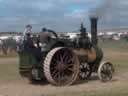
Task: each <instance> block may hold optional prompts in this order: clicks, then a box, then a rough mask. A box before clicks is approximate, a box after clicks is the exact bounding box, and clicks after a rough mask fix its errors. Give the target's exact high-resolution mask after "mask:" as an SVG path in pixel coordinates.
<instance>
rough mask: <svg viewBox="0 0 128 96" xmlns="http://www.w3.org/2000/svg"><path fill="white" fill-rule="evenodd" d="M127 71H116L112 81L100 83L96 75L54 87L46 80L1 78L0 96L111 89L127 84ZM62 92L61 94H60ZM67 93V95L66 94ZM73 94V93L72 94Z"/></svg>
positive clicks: (51, 95)
mask: <svg viewBox="0 0 128 96" xmlns="http://www.w3.org/2000/svg"><path fill="white" fill-rule="evenodd" d="M7 61H12V62H17V59H16V58H8V59H7V58H6V60H4V58H3V59H0V62H7ZM127 81H128V72H124V73H123V74H122V73H120V72H116V73H115V75H114V78H113V80H112V81H110V82H107V83H102V82H100V81H99V80H98V78H97V77H95V76H94V77H93V76H92V78H91V79H90V80H89V81H85V82H82V83H78V84H75V85H72V86H65V87H55V86H52V85H50V84H49V83H47V82H44V83H39V84H30V83H29V82H28V80H26V79H23V78H21V79H20V80H3V81H2V80H1V81H0V96H70V95H68V94H74V95H75V93H79V92H92V91H97V90H100V91H102V90H112V89H115V88H121V86H123V87H125V86H128V83H127ZM62 94H63V95H62ZM66 94H67V95H66ZM72 96H73V95H72Z"/></svg>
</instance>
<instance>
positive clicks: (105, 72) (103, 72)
mask: <svg viewBox="0 0 128 96" xmlns="http://www.w3.org/2000/svg"><path fill="white" fill-rule="evenodd" d="M113 73H114V67H113V65H112V64H111V63H110V62H103V63H101V64H100V66H99V68H98V76H99V79H100V80H101V81H102V82H106V81H109V80H111V79H112V76H113Z"/></svg>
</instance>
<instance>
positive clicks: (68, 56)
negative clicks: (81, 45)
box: [44, 47, 79, 86]
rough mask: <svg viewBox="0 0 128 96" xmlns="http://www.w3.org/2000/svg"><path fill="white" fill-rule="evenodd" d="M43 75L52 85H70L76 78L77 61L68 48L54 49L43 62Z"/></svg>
mask: <svg viewBox="0 0 128 96" xmlns="http://www.w3.org/2000/svg"><path fill="white" fill-rule="evenodd" d="M44 74H45V77H46V78H47V80H48V81H49V82H50V83H51V84H53V85H56V86H64V85H71V84H73V83H74V82H75V81H76V80H77V78H78V74H79V60H78V58H77V56H76V55H75V54H74V52H72V51H71V50H70V49H68V48H64V47H57V48H54V49H53V50H51V51H50V52H49V53H48V54H47V56H46V58H45V60H44Z"/></svg>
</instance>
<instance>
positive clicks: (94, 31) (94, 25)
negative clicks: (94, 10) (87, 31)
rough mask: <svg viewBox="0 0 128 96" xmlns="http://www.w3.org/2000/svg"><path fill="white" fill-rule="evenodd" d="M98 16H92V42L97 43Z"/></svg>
mask: <svg viewBox="0 0 128 96" xmlns="http://www.w3.org/2000/svg"><path fill="white" fill-rule="evenodd" d="M97 20H98V18H97V17H91V18H90V21H91V41H92V44H94V45H96V44H97V42H98V39H97Z"/></svg>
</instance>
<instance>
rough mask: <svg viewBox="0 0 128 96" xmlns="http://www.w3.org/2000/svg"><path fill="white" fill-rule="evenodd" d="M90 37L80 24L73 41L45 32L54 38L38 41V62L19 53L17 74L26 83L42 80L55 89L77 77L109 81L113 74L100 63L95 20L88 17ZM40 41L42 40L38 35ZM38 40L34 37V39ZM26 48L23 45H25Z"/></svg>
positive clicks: (24, 50)
mask: <svg viewBox="0 0 128 96" xmlns="http://www.w3.org/2000/svg"><path fill="white" fill-rule="evenodd" d="M90 20H91V37H92V39H91V40H90V39H89V37H88V36H87V33H86V29H85V28H84V27H83V25H81V29H80V35H79V36H77V38H75V39H73V40H71V39H63V38H59V37H58V35H57V34H56V33H55V32H54V31H49V33H50V34H52V35H53V36H54V37H55V38H52V37H50V38H49V39H48V40H47V42H41V41H40V43H42V45H43V46H42V47H41V49H42V50H41V52H40V53H38V55H39V54H40V55H39V56H40V59H36V56H35V55H34V54H33V53H32V52H31V51H27V50H26V49H25V48H23V49H21V50H20V51H19V57H20V59H19V72H20V74H21V76H24V77H27V78H29V80H30V81H38V80H43V79H44V78H45V79H46V80H47V81H48V82H49V83H51V84H53V85H56V86H64V85H70V84H73V83H74V82H75V81H76V80H78V78H80V79H88V78H89V77H90V76H91V74H92V73H93V72H96V73H98V76H99V79H100V80H101V81H104V82H105V81H108V80H111V79H112V74H113V72H114V68H113V65H112V64H111V63H110V62H101V61H102V58H103V52H102V50H101V49H100V48H99V47H98V45H97V18H91V19H90ZM40 38H43V37H41V36H40ZM37 39H38V38H37ZM26 46H27V45H26Z"/></svg>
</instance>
